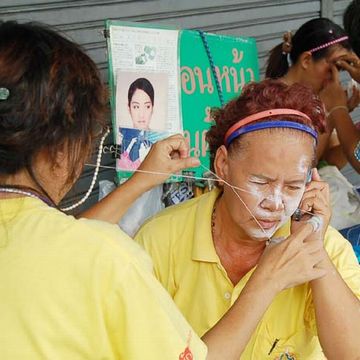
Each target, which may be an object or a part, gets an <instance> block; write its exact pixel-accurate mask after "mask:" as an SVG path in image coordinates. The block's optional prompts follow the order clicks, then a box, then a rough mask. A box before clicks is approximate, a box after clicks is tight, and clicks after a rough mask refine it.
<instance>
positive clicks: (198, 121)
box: [180, 30, 259, 176]
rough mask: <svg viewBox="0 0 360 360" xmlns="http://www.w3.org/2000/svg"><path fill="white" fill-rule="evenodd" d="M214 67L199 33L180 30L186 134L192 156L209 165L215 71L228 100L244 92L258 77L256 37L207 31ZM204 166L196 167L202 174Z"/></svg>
mask: <svg viewBox="0 0 360 360" xmlns="http://www.w3.org/2000/svg"><path fill="white" fill-rule="evenodd" d="M205 41H206V42H207V46H208V49H209V52H210V54H211V57H212V60H213V63H214V69H212V67H211V66H210V59H209V58H208V55H207V52H206V50H205V44H204V43H203V40H202V39H201V37H200V34H199V32H197V31H190V30H183V31H181V33H180V79H181V108H182V120H183V129H184V135H185V137H186V138H187V139H188V141H189V144H190V149H191V155H196V156H198V157H199V158H200V161H201V163H202V164H203V165H204V166H205V167H207V168H209V156H208V153H207V144H206V141H205V135H206V132H207V130H208V129H209V127H210V126H211V124H212V121H211V118H210V110H211V108H212V107H220V106H221V102H220V97H219V93H218V90H217V86H216V81H215V77H214V74H213V70H214V71H215V73H216V76H217V78H218V80H219V85H220V89H221V92H222V93H223V98H224V101H225V103H226V102H228V101H229V100H231V99H232V98H234V97H236V96H238V95H239V94H240V93H241V89H242V88H243V86H244V85H245V84H246V83H247V82H250V81H257V80H258V79H259V69H258V58H257V49H256V42H255V39H253V38H243V37H232V36H223V35H215V34H205ZM203 172H204V168H202V167H199V168H198V169H196V175H197V176H201V175H202V173H203Z"/></svg>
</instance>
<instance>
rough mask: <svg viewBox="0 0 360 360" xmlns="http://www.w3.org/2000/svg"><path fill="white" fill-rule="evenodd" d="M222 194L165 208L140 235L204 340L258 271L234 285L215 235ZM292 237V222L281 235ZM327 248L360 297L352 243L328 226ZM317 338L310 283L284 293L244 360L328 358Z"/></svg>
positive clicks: (160, 274) (164, 280)
mask: <svg viewBox="0 0 360 360" xmlns="http://www.w3.org/2000/svg"><path fill="white" fill-rule="evenodd" d="M218 195H219V191H218V190H214V191H212V192H210V193H208V194H205V195H203V196H201V197H199V198H196V199H193V200H190V201H187V202H185V203H183V204H180V205H178V206H172V207H170V208H168V209H166V210H165V211H163V212H162V213H160V214H159V215H158V216H156V217H155V218H154V219H152V220H150V221H149V222H147V223H146V224H145V225H144V226H143V227H142V228H141V229H140V231H139V232H138V234H137V235H136V237H135V239H136V240H137V241H138V242H139V243H141V244H142V245H143V246H144V247H145V249H146V250H147V251H148V252H149V254H150V255H151V257H152V259H153V263H154V267H155V274H156V276H157V278H158V279H159V280H160V282H161V283H162V284H163V285H164V287H165V288H166V289H167V291H168V292H169V293H170V295H171V296H172V298H173V299H174V301H175V303H176V304H177V305H178V307H179V308H180V310H181V311H182V313H183V314H184V315H185V317H186V318H187V320H188V321H189V323H190V324H191V325H192V326H193V328H194V329H195V330H196V332H197V333H198V334H199V335H200V336H201V335H203V334H204V333H205V332H206V331H207V330H208V329H210V328H211V327H212V326H214V325H215V323H216V322H217V321H218V320H219V319H220V318H221V317H222V315H223V314H224V313H225V312H226V311H227V310H228V309H229V308H230V306H231V305H232V304H233V303H234V301H235V300H236V299H237V297H238V296H239V294H240V292H241V290H242V289H243V287H244V286H245V284H246V282H247V281H248V279H249V277H250V275H251V273H252V271H253V270H251V271H249V273H247V274H246V275H245V276H244V277H243V278H242V279H241V280H240V282H239V283H238V284H237V285H236V286H233V284H232V283H231V281H230V279H229V278H228V276H227V274H226V271H225V269H224V268H223V266H222V265H221V263H220V260H219V257H218V255H217V253H216V251H215V248H214V245H213V241H212V236H211V214H212V209H213V205H214V202H215V200H216V198H217V197H218ZM288 234H289V224H287V226H284V227H283V228H282V229H280V230H279V231H278V234H277V236H284V235H288ZM325 246H326V250H327V251H328V253H329V255H330V257H331V259H332V260H333V262H334V264H335V266H336V267H337V269H338V270H339V272H340V273H341V275H342V277H343V278H344V279H345V281H346V282H347V284H348V285H349V286H350V288H351V289H352V290H353V291H354V293H355V294H356V295H357V296H358V297H360V268H359V265H358V263H357V259H356V257H355V254H354V252H353V250H352V247H351V244H350V243H349V242H348V241H347V240H345V239H344V238H343V237H342V236H341V235H340V234H339V233H338V232H337V231H336V230H334V229H332V228H329V229H328V231H327V233H326V239H325ZM316 334H317V332H316V323H315V313H314V308H313V305H312V299H311V295H310V289H309V286H308V284H305V285H302V286H297V287H294V288H291V289H288V290H284V291H282V292H281V293H279V294H278V295H277V296H276V297H275V299H274V301H273V302H272V304H271V305H270V307H269V308H268V310H267V311H266V313H265V314H264V316H263V318H262V320H261V321H260V323H259V324H258V326H257V328H256V331H255V332H254V334H253V336H252V338H251V340H250V342H249V343H248V345H247V347H246V349H245V351H244V353H243V355H242V356H241V359H242V360H260V359H277V358H279V357H280V356H281V355H282V354H283V355H284V354H285V353H286V352H288V354H292V355H294V356H295V358H296V359H297V360H298V359H301V360H321V359H325V358H324V355H323V353H322V350H321V347H320V344H319V341H318V337H317V335H316ZM276 339H278V341H277V343H276V346H275V347H274V349H273V350H272V351H271V354H270V355H269V356H268V353H269V352H270V350H271V348H272V346H273V344H274V343H275V341H276ZM282 359H285V357H283V358H282Z"/></svg>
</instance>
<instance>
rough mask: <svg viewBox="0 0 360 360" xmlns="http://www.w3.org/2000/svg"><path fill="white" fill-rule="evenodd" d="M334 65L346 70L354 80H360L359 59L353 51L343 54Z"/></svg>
mask: <svg viewBox="0 0 360 360" xmlns="http://www.w3.org/2000/svg"><path fill="white" fill-rule="evenodd" d="M336 65H337V66H338V67H340V68H341V69H343V70H346V71H347V72H348V73H349V74H350V76H351V77H352V78H353V79H354V80H355V81H357V82H360V59H359V58H358V57H357V56H356V54H355V53H352V54H349V55H345V56H343V57H342V58H341V60H338V61H337V62H336Z"/></svg>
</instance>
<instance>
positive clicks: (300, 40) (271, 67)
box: [265, 18, 351, 79]
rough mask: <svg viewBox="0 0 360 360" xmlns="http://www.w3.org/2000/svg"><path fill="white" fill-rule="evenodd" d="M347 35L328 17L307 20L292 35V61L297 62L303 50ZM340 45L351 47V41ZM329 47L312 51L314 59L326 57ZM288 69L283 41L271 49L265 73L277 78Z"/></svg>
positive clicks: (268, 76) (346, 47) (267, 75)
mask: <svg viewBox="0 0 360 360" xmlns="http://www.w3.org/2000/svg"><path fill="white" fill-rule="evenodd" d="M345 35H346V33H345V31H344V30H343V29H342V28H341V27H340V26H339V25H337V24H335V23H334V22H332V21H331V20H329V19H327V18H317V19H312V20H310V21H308V22H306V23H305V24H303V25H302V26H301V27H300V28H299V29H298V30H297V31H296V33H295V34H294V36H293V37H292V40H291V51H290V53H289V55H290V60H291V63H292V64H295V63H296V62H297V60H298V59H299V56H300V55H301V54H302V53H303V52H305V51H309V50H311V49H314V48H316V47H318V46H320V45H323V44H326V43H328V42H330V41H333V40H336V39H339V38H340V37H342V36H345ZM338 45H340V46H342V47H343V48H345V49H349V50H350V49H351V46H350V43H349V41H347V40H345V41H342V42H340V43H338ZM329 49H330V47H327V48H325V49H321V50H317V51H315V52H314V53H312V56H313V59H314V60H319V59H322V58H324V57H326V56H327V55H328V53H329ZM288 70H289V63H288V60H287V53H284V52H283V44H282V43H281V44H279V45H277V46H276V47H275V48H273V49H272V50H271V51H270V56H269V59H268V61H267V67H266V72H265V75H266V77H267V78H271V79H276V78H279V77H282V76H284V75H285V74H286V73H287V71H288Z"/></svg>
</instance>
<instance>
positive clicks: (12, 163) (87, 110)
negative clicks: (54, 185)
mask: <svg viewBox="0 0 360 360" xmlns="http://www.w3.org/2000/svg"><path fill="white" fill-rule="evenodd" d="M0 87H3V88H7V89H8V90H9V93H10V94H9V97H8V98H7V99H6V100H0V175H4V176H7V175H12V174H16V173H17V172H18V171H20V170H22V169H27V170H28V172H29V173H30V175H31V176H33V177H34V179H33V180H34V181H35V182H36V183H37V184H38V185H39V182H38V181H37V180H36V177H35V175H34V174H33V171H32V162H33V159H34V157H35V156H36V155H37V154H38V153H39V151H40V150H42V149H46V150H47V151H48V153H49V156H50V160H52V159H54V156H55V154H56V152H57V150H58V149H59V148H60V146H64V145H66V146H67V147H68V150H69V151H68V154H69V164H70V173H69V178H68V181H72V180H74V179H75V177H76V176H78V174H79V165H80V166H81V165H82V164H83V163H84V161H85V158H86V156H87V155H88V153H89V151H90V148H91V145H92V142H93V140H94V139H95V138H96V136H97V135H99V133H100V132H101V130H102V129H103V128H104V127H105V123H106V113H107V94H106V91H105V88H104V86H103V84H102V81H101V80H100V77H99V74H98V71H97V68H96V65H95V64H94V62H93V61H92V60H91V59H90V58H89V56H88V55H86V54H85V53H84V51H83V50H82V49H81V48H80V47H79V46H78V45H77V44H75V43H73V42H72V41H70V40H68V39H66V38H65V37H64V36H62V35H60V34H58V33H57V32H55V31H54V30H52V29H50V28H49V27H47V26H45V25H42V24H38V23H26V24H19V23H17V22H14V21H8V22H1V23H0ZM43 190H44V189H43Z"/></svg>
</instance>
